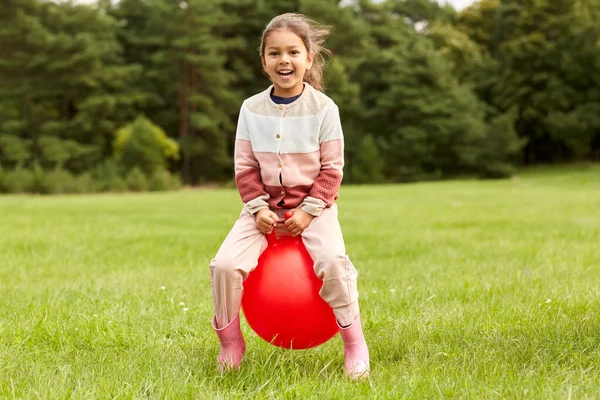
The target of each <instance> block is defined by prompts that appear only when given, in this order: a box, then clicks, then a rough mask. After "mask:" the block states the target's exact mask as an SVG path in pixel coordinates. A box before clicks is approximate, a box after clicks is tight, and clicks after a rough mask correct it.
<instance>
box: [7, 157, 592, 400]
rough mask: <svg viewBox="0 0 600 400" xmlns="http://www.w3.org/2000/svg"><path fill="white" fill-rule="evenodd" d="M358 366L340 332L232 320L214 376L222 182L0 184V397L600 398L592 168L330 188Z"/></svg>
mask: <svg viewBox="0 0 600 400" xmlns="http://www.w3.org/2000/svg"><path fill="white" fill-rule="evenodd" d="M338 204H339V208H340V220H341V223H342V228H343V229H344V234H345V239H346V246H347V249H348V254H349V256H350V257H351V259H352V260H353V262H354V264H355V266H356V267H357V269H358V270H359V291H360V302H361V303H360V304H361V309H362V318H363V324H364V327H365V333H366V337H367V341H368V342H369V344H370V352H371V368H372V374H371V378H370V379H369V380H368V381H365V382H359V383H355V382H350V381H348V380H347V379H346V378H344V376H343V374H342V363H343V350H342V342H341V339H340V338H339V337H335V338H334V339H332V340H331V341H330V342H328V343H326V344H324V345H322V346H320V347H317V348H315V349H310V350H306V351H289V350H283V349H279V348H276V347H273V346H271V345H269V344H267V343H265V342H263V341H262V340H261V339H259V338H258V337H257V336H256V335H255V334H254V333H253V332H252V331H251V330H250V329H249V328H248V326H247V325H245V324H244V326H243V330H244V333H245V335H246V341H247V345H248V352H247V353H246V358H245V360H244V362H243V364H242V368H241V370H239V371H236V372H233V373H230V374H226V375H223V376H221V375H219V374H218V373H217V370H216V367H215V365H216V364H215V360H216V357H217V354H218V349H219V347H218V341H217V339H216V336H215V334H214V332H213V331H212V329H211V325H210V321H211V316H212V300H211V295H210V281H209V271H208V264H209V262H210V259H211V258H212V256H213V255H214V254H215V252H216V251H217V249H218V247H219V245H220V243H221V241H222V240H223V239H224V237H225V235H226V234H227V232H228V230H229V228H230V227H231V225H232V224H233V222H234V221H235V219H236V218H237V215H238V214H239V211H240V209H241V202H240V199H239V196H238V195H237V192H236V191H235V190H234V189H200V190H183V191H179V192H169V193H150V194H148V193H146V194H102V195H91V196H87V195H74V196H47V197H44V196H5V197H0V398H3V399H4V398H6V399H12V398H25V399H37V398H39V399H54V398H58V399H67V398H75V399H93V398H98V399H107V398H111V399H112V398H116V399H139V398H152V399H154V398H160V399H163V398H168V399H179V398H184V399H187V398H194V399H246V398H248V399H250V398H251V399H358V398H365V399H388V398H390V399H402V398H407V399H427V398H436V399H437V398H450V399H459V398H460V399H462V398H465V399H471V398H473V399H497V398H509V399H513V398H536V399H555V398H556V399H567V398H568V399H591V398H598V397H600V348H599V346H600V301H599V299H600V167H599V166H597V165H582V166H577V167H568V168H566V167H563V168H538V169H534V170H527V171H523V172H520V173H519V174H518V175H517V176H515V177H514V178H512V179H509V180H500V181H477V180H456V181H447V182H429V183H415V184H405V185H380V186H343V187H342V189H341V191H340V199H339V201H338Z"/></svg>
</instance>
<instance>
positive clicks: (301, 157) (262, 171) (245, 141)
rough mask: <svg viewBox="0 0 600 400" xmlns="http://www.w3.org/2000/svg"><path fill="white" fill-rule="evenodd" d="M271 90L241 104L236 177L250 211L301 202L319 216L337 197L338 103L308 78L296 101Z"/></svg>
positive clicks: (340, 145)
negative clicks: (278, 99)
mask: <svg viewBox="0 0 600 400" xmlns="http://www.w3.org/2000/svg"><path fill="white" fill-rule="evenodd" d="M271 89H272V86H270V87H269V88H268V89H267V90H265V91H263V92H261V93H259V94H257V95H254V96H252V97H250V98H249V99H246V100H245V101H244V103H243V104H242V108H241V110H240V116H239V120H238V126H237V132H236V137H235V155H234V160H235V181H236V184H237V188H238V191H239V192H240V196H241V197H242V201H243V202H244V203H245V208H246V209H247V210H248V211H249V212H250V213H256V212H257V211H258V210H260V209H262V208H267V207H269V208H271V209H276V208H296V207H300V208H301V209H302V210H304V211H306V212H307V213H309V214H312V215H314V216H319V215H320V214H321V211H322V210H323V209H324V208H326V207H330V206H331V205H332V204H333V202H334V201H335V200H336V199H337V197H338V190H339V187H340V184H341V183H342V168H343V166H344V136H343V132H342V125H341V122H340V117H339V110H338V107H337V105H336V104H335V103H334V102H333V100H331V99H330V98H329V97H327V96H326V95H325V94H323V93H321V92H319V91H318V90H316V89H314V88H313V87H312V86H310V85H308V84H306V83H305V84H304V91H303V92H302V95H301V96H300V97H299V98H298V99H297V100H296V101H294V102H293V103H291V104H287V105H283V104H275V103H274V102H273V101H272V100H271V96H270V93H271Z"/></svg>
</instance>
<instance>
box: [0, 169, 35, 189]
mask: <svg viewBox="0 0 600 400" xmlns="http://www.w3.org/2000/svg"><path fill="white" fill-rule="evenodd" d="M34 186H35V178H34V175H33V172H31V171H29V170H27V169H24V168H17V169H13V170H10V171H7V172H5V174H4V178H3V180H2V188H3V191H4V192H5V193H27V192H32V191H33V188H34Z"/></svg>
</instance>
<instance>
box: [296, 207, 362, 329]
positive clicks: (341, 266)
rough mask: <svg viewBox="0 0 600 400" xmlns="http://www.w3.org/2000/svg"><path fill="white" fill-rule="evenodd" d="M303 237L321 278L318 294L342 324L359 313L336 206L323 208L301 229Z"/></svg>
mask: <svg viewBox="0 0 600 400" xmlns="http://www.w3.org/2000/svg"><path fill="white" fill-rule="evenodd" d="M302 240H303V242H304V245H305V246H306V249H307V250H308V253H309V254H310V256H311V257H312V259H313V261H314V263H315V264H314V268H315V274H316V275H317V276H318V277H319V279H321V280H322V281H323V286H322V287H321V291H320V292H319V294H320V295H321V297H322V298H323V299H324V300H325V301H326V302H327V303H328V304H329V305H330V306H331V308H333V312H334V314H335V316H336V318H337V320H338V323H339V324H340V325H341V326H347V325H350V324H352V322H353V321H354V319H355V318H356V317H357V316H358V313H359V308H358V290H357V284H356V279H357V276H358V272H357V271H356V269H355V268H354V265H352V263H351V262H350V259H349V258H348V256H347V255H346V246H345V245H344V237H343V235H342V228H341V226H340V222H339V220H338V210H337V206H336V205H335V204H334V205H333V206H331V207H330V208H326V209H325V210H323V212H322V213H321V215H320V216H318V217H316V218H314V219H313V220H312V222H311V223H310V225H309V226H308V227H307V228H306V229H305V230H304V232H302Z"/></svg>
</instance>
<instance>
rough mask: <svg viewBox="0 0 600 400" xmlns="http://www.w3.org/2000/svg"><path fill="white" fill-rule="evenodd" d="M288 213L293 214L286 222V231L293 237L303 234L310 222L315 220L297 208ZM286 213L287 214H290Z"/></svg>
mask: <svg viewBox="0 0 600 400" xmlns="http://www.w3.org/2000/svg"><path fill="white" fill-rule="evenodd" d="M288 212H291V213H293V214H292V216H291V217H289V218H288V219H287V220H286V221H285V222H284V225H285V228H286V230H287V231H288V232H289V233H290V234H291V235H292V236H298V235H300V234H302V232H304V230H305V229H306V227H307V226H308V225H310V222H311V221H312V220H313V218H314V216H312V215H310V214H309V213H307V212H305V211H302V210H301V209H299V208H295V209H293V210H290V211H288ZM288 212H286V214H287V213H288Z"/></svg>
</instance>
